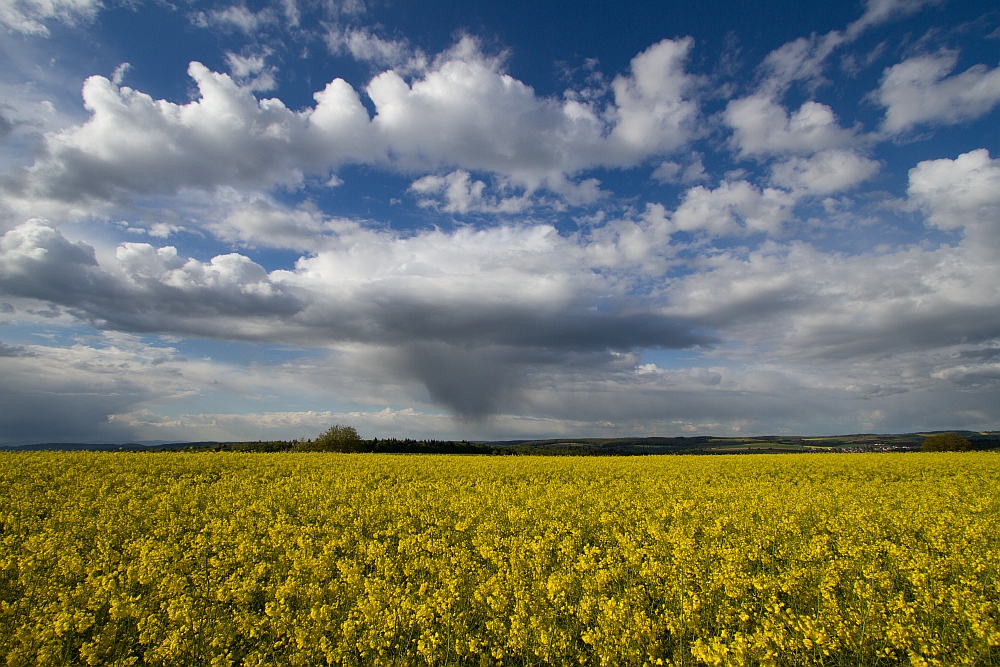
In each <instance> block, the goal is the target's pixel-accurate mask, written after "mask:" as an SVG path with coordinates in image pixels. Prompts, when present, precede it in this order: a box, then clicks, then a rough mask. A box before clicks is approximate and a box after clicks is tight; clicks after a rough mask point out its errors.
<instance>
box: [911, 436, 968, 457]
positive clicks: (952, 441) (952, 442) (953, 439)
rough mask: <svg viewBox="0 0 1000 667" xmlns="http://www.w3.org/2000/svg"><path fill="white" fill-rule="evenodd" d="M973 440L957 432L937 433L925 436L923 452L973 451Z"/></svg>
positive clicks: (921, 448)
mask: <svg viewBox="0 0 1000 667" xmlns="http://www.w3.org/2000/svg"><path fill="white" fill-rule="evenodd" d="M973 449H974V448H973V446H972V441H970V440H969V439H968V438H963V437H962V436H960V435H959V434H957V433H935V434H934V435H929V436H927V437H926V438H924V444H922V445H921V446H920V450H921V451H923V452H971V451H972V450H973Z"/></svg>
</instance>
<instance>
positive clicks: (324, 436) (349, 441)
mask: <svg viewBox="0 0 1000 667" xmlns="http://www.w3.org/2000/svg"><path fill="white" fill-rule="evenodd" d="M361 442H362V441H361V436H360V435H358V430H357V429H356V428H354V427H353V426H341V425H340V424H335V425H334V426H331V427H330V428H328V429H327V430H326V431H324V432H323V433H321V434H320V435H319V437H318V438H316V439H315V440H313V441H311V442H302V443H299V444H298V445H296V446H295V450H296V451H299V452H356V451H359V450H360V449H361Z"/></svg>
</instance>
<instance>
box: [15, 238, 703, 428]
mask: <svg viewBox="0 0 1000 667" xmlns="http://www.w3.org/2000/svg"><path fill="white" fill-rule="evenodd" d="M117 260H118V266H117V270H111V269H109V268H106V267H103V266H101V265H99V264H98V262H97V259H96V254H95V251H94V249H93V248H91V247H90V246H88V245H86V244H84V243H73V242H71V241H69V240H67V239H66V238H65V237H64V236H63V235H62V234H61V233H60V232H58V231H57V230H55V229H54V228H52V227H51V226H48V225H46V224H44V223H42V222H38V221H33V222H30V223H26V224H24V225H21V226H20V227H18V228H16V229H14V230H11V231H10V232H8V233H7V234H6V235H5V236H4V237H3V239H2V241H0V290H2V292H3V293H6V294H10V295H13V296H18V297H22V298H24V297H27V298H33V299H38V300H41V301H44V302H47V303H50V304H53V305H54V306H56V307H59V308H63V309H65V310H66V312H68V313H70V314H72V315H74V316H76V317H77V318H79V319H81V320H84V321H87V322H89V323H91V324H93V325H94V326H95V327H97V328H100V329H105V330H119V331H129V332H140V333H172V334H180V335H188V336H190V335H194V336H203V337H211V338H220V339H228V340H239V339H244V340H261V341H270V342H289V343H309V344H315V345H331V344H361V345H365V346H375V347H379V348H388V349H391V350H392V352H391V353H390V354H389V355H388V356H386V357H385V359H391V360H392V361H391V363H390V364H389V365H391V366H392V367H394V368H396V369H397V370H396V371H395V373H396V375H397V376H404V377H407V378H410V379H416V380H419V381H420V382H421V383H422V384H423V385H424V386H425V387H426V390H427V392H428V394H429V396H430V398H431V399H432V401H433V402H435V403H437V404H439V405H443V406H445V407H447V408H448V409H449V410H451V411H453V412H454V413H455V414H456V415H459V416H461V417H463V418H468V419H483V418H486V417H488V416H490V415H492V414H496V413H497V412H499V411H502V410H504V409H505V407H506V406H510V405H513V404H514V403H516V402H518V401H519V400H522V399H521V398H519V397H521V395H522V394H521V391H522V389H523V388H524V387H525V386H527V384H528V382H529V380H528V378H529V376H530V375H531V374H532V373H535V372H539V371H546V370H551V369H553V368H557V367H560V366H564V365H566V364H570V365H573V366H575V367H579V368H583V367H589V368H591V369H592V370H593V369H595V368H611V367H617V366H619V365H620V362H621V358H622V355H625V354H627V353H629V352H631V351H633V350H636V349H639V348H671V349H677V348H691V347H695V346H702V347H706V346H710V345H712V344H714V343H716V342H717V339H716V338H715V337H714V336H712V335H711V334H710V333H707V332H703V331H698V330H695V329H693V328H692V327H691V326H690V325H689V324H687V323H685V322H684V321H683V319H681V318H678V317H676V316H667V315H662V314H657V313H655V312H651V311H650V310H649V309H648V306H647V309H646V310H645V311H643V310H642V307H643V304H642V303H641V301H639V300H638V299H636V298H635V297H624V296H622V297H608V296H603V297H598V296H596V295H595V294H593V292H592V290H591V289H589V288H580V289H578V291H577V293H576V294H574V295H571V296H569V297H567V296H566V295H564V294H560V295H559V297H558V298H553V299H551V300H549V301H545V302H542V303H537V302H536V303H534V304H529V303H524V302H523V301H521V300H518V299H507V298H501V299H497V298H495V296H496V295H495V294H492V292H493V289H492V286H491V285H488V284H486V285H484V288H483V289H486V290H487V291H488V293H489V294H490V298H486V299H483V298H480V297H479V294H478V293H477V292H476V290H472V291H471V292H463V291H462V289H459V291H458V292H457V293H451V292H445V293H439V294H438V297H437V298H431V297H429V296H428V295H422V294H420V293H419V292H416V291H414V290H413V289H410V288H409V287H408V286H407V284H406V283H405V282H404V283H398V282H397V283H389V284H388V285H386V284H384V283H379V282H378V281H371V282H370V283H369V284H367V285H366V286H364V287H363V288H358V289H354V290H345V291H343V292H338V291H337V290H335V289H330V288H329V286H327V285H324V284H323V283H322V282H321V281H320V282H317V281H315V280H314V281H313V282H306V283H303V282H302V281H299V282H298V283H291V282H290V283H283V282H280V281H276V280H273V279H272V277H271V276H270V275H268V274H267V273H266V272H265V271H264V269H263V268H262V267H260V266H259V265H257V264H254V263H253V262H251V261H250V260H249V259H247V258H246V257H243V256H241V255H235V254H233V255H224V256H219V257H215V258H213V259H212V260H211V261H210V262H199V261H196V260H190V259H185V258H182V257H179V256H177V254H176V252H175V251H174V250H173V248H169V247H168V248H161V249H154V248H153V247H152V246H149V245H147V244H125V245H123V246H121V247H120V248H119V249H118V253H117ZM414 280H418V281H419V278H415V279H414ZM526 280H530V278H526ZM449 289H458V288H455V287H454V286H452V287H449ZM463 289H464V288H463ZM598 299H599V300H600V302H602V306H601V308H597V307H595V306H593V303H594V302H595V300H598ZM634 362H635V359H631V363H633V364H634Z"/></svg>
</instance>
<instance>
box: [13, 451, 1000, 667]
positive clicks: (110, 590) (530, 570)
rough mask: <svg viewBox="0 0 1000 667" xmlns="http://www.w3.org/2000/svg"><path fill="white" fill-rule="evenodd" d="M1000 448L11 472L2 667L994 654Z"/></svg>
mask: <svg viewBox="0 0 1000 667" xmlns="http://www.w3.org/2000/svg"><path fill="white" fill-rule="evenodd" d="M998 486H1000V456H997V455H995V454H990V453H971V454H873V455H862V454H858V455H822V454H815V455H814V454H806V455H783V456H782V455H777V456H769V455H754V456H728V457H721V456H720V457H645V458H624V459H608V458H528V457H523V458H522V457H448V456H391V455H338V454H271V455H262V454H233V453H223V454H155V455H152V454H124V453H119V454H97V453H33V454H3V455H0V538H2V546H0V654H2V657H3V659H4V660H5V661H6V664H7V665H64V664H65V665H70V664H91V665H248V666H249V665H325V664H333V665H550V664H553V665H644V664H653V665H660V664H664V665H762V666H768V665H851V666H869V665H870V666H876V665H878V666H882V665H897V664H899V665H1000V610H998V605H1000V573H998V568H1000V553H998V547H1000V491H998Z"/></svg>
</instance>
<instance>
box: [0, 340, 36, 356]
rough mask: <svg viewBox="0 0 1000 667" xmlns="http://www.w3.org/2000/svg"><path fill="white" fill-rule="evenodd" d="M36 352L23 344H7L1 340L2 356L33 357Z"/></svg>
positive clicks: (0, 354)
mask: <svg viewBox="0 0 1000 667" xmlns="http://www.w3.org/2000/svg"><path fill="white" fill-rule="evenodd" d="M33 356H35V353H34V352H32V351H31V350H29V349H28V348H26V347H24V346H23V345H7V343H5V342H3V341H2V340H0V357H33Z"/></svg>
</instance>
